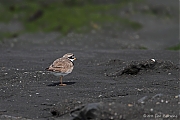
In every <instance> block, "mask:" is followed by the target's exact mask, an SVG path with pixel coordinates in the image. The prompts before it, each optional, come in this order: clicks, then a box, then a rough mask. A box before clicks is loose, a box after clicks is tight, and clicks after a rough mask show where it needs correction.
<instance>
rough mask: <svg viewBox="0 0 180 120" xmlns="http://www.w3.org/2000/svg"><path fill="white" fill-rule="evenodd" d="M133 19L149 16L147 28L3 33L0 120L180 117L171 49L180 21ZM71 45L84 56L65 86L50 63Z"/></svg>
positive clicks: (175, 60)
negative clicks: (63, 33) (8, 36)
mask: <svg viewBox="0 0 180 120" xmlns="http://www.w3.org/2000/svg"><path fill="white" fill-rule="evenodd" d="M147 1H148V2H149V3H148V5H150V6H151V5H159V4H160V5H161V6H170V8H174V9H172V10H176V9H178V4H175V3H174V2H169V1H168V0H163V2H159V1H156V0H152V1H151V0H147ZM174 1H176V0H174ZM176 2H178V1H176ZM170 3H171V4H170ZM165 8H166V7H165ZM173 14H174V12H173ZM175 14H176V13H175ZM131 18H132V19H134V20H138V21H140V22H141V23H143V25H144V27H143V29H141V30H139V31H133V30H129V29H127V30H125V31H116V30H114V31H113V30H112V31H111V30H104V31H103V30H102V31H99V32H95V31H92V32H91V33H87V34H75V33H69V34H68V35H67V36H66V37H63V36H61V34H60V33H57V32H52V33H35V34H23V35H20V36H17V37H16V38H12V39H7V40H4V42H3V43H1V44H0V81H1V82H0V119H4V120H11V119H12V120H28V119H38V120H39V119H40V120H88V119H93V120H121V119H123V120H125V119H126V120H132V119H133V120H144V119H145V120H146V119H148V120H154V119H156V120H162V119H163V120H169V119H172V120H174V119H180V116H179V104H180V102H179V98H180V93H179V67H180V66H179V51H168V50H165V49H166V48H167V47H170V46H173V45H176V44H177V43H178V42H179V41H178V34H179V31H178V20H177V19H176V17H174V18H172V19H162V18H158V17H155V16H154V17H152V16H151V17H149V16H146V17H142V16H141V15H139V16H138V17H137V16H131ZM141 47H146V48H147V49H146V50H143V49H141ZM68 52H72V53H74V55H75V56H76V57H77V60H76V61H75V62H74V65H75V68H74V70H73V72H72V73H71V74H69V75H67V76H65V77H64V79H63V80H64V83H66V84H67V86H63V87H62V86H58V84H59V78H58V77H55V76H53V75H52V74H50V73H48V72H47V71H45V68H47V67H48V66H49V65H50V64H51V63H52V62H53V61H54V60H55V59H56V58H59V57H61V56H62V55H64V54H65V53H68Z"/></svg>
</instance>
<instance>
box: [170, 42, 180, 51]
mask: <svg viewBox="0 0 180 120" xmlns="http://www.w3.org/2000/svg"><path fill="white" fill-rule="evenodd" d="M168 50H180V43H179V44H177V45H175V46H172V47H169V48H168Z"/></svg>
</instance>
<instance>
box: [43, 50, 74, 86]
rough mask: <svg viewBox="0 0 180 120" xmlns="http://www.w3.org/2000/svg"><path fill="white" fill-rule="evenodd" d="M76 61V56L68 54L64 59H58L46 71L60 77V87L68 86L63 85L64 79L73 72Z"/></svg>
mask: <svg viewBox="0 0 180 120" xmlns="http://www.w3.org/2000/svg"><path fill="white" fill-rule="evenodd" d="M74 60H76V58H75V56H74V55H73V54H72V53H67V54H65V55H64V56H63V57H61V58H58V59H56V60H55V61H54V62H53V63H52V64H51V65H50V66H49V67H48V68H46V70H47V71H50V72H51V73H52V74H54V75H55V76H58V77H60V84H59V85H60V86H65V85H66V84H63V81H62V78H63V77H64V76H65V75H67V74H69V73H71V72H72V70H73V68H74V64H73V61H74Z"/></svg>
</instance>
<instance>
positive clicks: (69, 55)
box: [63, 53, 76, 62]
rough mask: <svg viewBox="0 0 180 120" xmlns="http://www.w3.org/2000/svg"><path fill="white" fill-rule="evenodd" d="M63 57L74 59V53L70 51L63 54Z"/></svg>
mask: <svg viewBox="0 0 180 120" xmlns="http://www.w3.org/2000/svg"><path fill="white" fill-rule="evenodd" d="M63 57H64V58H68V59H69V60H70V61H72V62H73V61H74V60H76V57H75V56H74V54H72V53H67V54H65V55H64V56H63Z"/></svg>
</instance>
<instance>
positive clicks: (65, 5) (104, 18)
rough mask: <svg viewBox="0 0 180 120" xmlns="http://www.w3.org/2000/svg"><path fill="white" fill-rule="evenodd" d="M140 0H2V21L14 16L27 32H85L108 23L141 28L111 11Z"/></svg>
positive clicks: (138, 24) (0, 13) (0, 16)
mask: <svg viewBox="0 0 180 120" xmlns="http://www.w3.org/2000/svg"><path fill="white" fill-rule="evenodd" d="M139 1H141V0H120V1H119V2H118V3H115V4H97V3H96V1H95V0H61V1H58V0H56V1H55V2H53V1H48V0H24V1H22V2H16V3H13V4H10V3H6V2H3V3H0V22H9V21H10V20H12V19H17V20H19V21H22V22H23V24H24V26H25V28H26V30H25V31H23V32H36V31H44V32H49V31H60V32H61V33H63V34H66V33H68V32H70V31H76V32H84V31H88V30H90V29H100V28H101V26H103V24H105V23H106V22H111V23H119V24H121V25H124V26H128V27H130V28H133V29H140V28H141V27H142V25H141V24H140V23H138V22H135V21H132V20H129V19H127V18H122V17H120V16H119V15H118V13H113V14H112V13H111V12H109V11H111V10H114V11H116V10H118V9H120V8H122V7H124V6H125V5H127V4H128V3H129V2H133V3H134V2H139ZM10 36H11V35H10Z"/></svg>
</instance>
